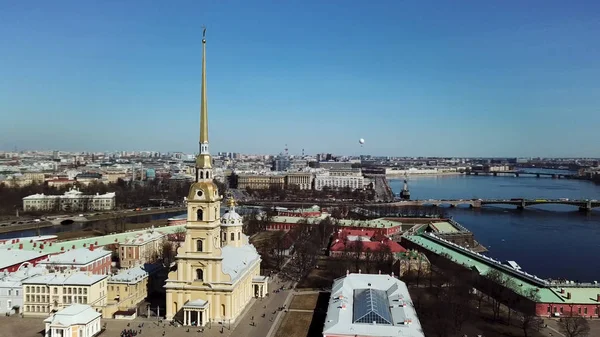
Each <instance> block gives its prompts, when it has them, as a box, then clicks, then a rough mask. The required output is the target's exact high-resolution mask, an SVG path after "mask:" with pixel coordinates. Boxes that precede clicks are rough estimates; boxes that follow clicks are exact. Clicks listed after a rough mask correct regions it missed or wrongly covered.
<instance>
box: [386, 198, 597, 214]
mask: <svg viewBox="0 0 600 337" xmlns="http://www.w3.org/2000/svg"><path fill="white" fill-rule="evenodd" d="M380 205H381V204H380ZM387 205H388V206H399V207H401V206H450V207H456V206H462V205H466V206H469V207H473V208H479V207H482V206H486V205H513V206H516V207H517V209H524V208H525V207H528V206H534V205H571V206H575V207H578V208H579V210H580V211H586V212H587V211H591V210H592V208H596V207H600V201H599V200H568V199H475V200H472V199H471V200H469V199H466V200H410V201H398V202H393V203H389V204H387Z"/></svg>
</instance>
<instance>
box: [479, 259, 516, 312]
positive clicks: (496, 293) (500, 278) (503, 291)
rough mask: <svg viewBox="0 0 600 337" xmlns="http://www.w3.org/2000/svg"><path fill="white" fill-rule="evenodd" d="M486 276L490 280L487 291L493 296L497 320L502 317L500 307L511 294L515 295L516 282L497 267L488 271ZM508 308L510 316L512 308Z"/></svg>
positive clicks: (493, 308) (493, 310)
mask: <svg viewBox="0 0 600 337" xmlns="http://www.w3.org/2000/svg"><path fill="white" fill-rule="evenodd" d="M485 277H486V279H487V281H488V282H487V289H488V291H487V293H488V295H489V296H490V297H491V298H492V312H493V314H494V319H495V320H497V319H499V318H500V308H501V306H502V303H503V302H505V301H506V299H507V298H508V297H509V296H515V294H514V289H516V284H515V282H514V280H513V279H511V278H510V277H508V276H507V275H505V274H503V273H501V272H500V271H498V270H496V269H492V270H490V271H489V272H487V273H486V274H485ZM508 309H509V317H510V310H512V309H511V308H508Z"/></svg>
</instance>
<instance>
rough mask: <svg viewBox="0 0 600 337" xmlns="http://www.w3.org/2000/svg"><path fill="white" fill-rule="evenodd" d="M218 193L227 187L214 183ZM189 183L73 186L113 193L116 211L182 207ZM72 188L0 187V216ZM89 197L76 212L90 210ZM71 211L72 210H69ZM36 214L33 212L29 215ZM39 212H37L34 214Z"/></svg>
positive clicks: (43, 185) (40, 185) (158, 181)
mask: <svg viewBox="0 0 600 337" xmlns="http://www.w3.org/2000/svg"><path fill="white" fill-rule="evenodd" d="M214 182H215V184H216V185H217V187H218V188H219V192H220V193H225V192H226V190H227V187H226V185H225V184H223V183H221V182H219V181H217V180H215V181H214ZM191 184H192V182H189V181H170V180H161V179H155V180H146V181H143V182H140V181H133V182H132V181H125V180H123V179H118V180H117V181H116V182H114V183H100V182H91V183H89V184H80V183H76V184H75V186H74V187H76V188H78V189H79V190H80V191H81V192H83V193H84V194H89V195H95V194H96V193H98V194H105V193H109V192H115V202H116V207H117V208H136V207H148V206H159V205H158V204H157V202H155V200H164V201H166V202H167V203H168V204H182V203H183V198H184V197H186V196H187V194H188V192H189V189H190V185H191ZM72 187H73V186H60V187H56V186H48V184H47V183H34V184H31V185H27V186H7V185H6V184H0V215H12V214H15V211H16V210H17V209H22V206H23V198H24V197H26V196H29V195H32V194H41V193H43V194H45V195H62V194H64V193H65V192H67V191H68V190H69V189H70V188H72ZM92 206H93V204H92V198H91V197H90V198H83V203H82V204H81V205H80V206H79V208H78V209H77V211H84V212H85V211H88V210H91V209H92V208H93V207H92ZM69 211H70V210H69V209H64V210H63V208H62V207H61V205H60V203H56V205H55V206H54V208H53V209H50V210H48V211H44V212H43V213H46V214H47V213H60V212H69ZM73 211H75V210H73ZM33 213H36V212H33ZM37 213H39V212H37Z"/></svg>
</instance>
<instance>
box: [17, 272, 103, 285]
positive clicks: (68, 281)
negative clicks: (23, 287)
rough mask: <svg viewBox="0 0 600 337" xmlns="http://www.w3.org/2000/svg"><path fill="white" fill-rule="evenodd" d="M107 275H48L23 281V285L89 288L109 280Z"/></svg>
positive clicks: (79, 273) (81, 273)
mask: <svg viewBox="0 0 600 337" xmlns="http://www.w3.org/2000/svg"><path fill="white" fill-rule="evenodd" d="M107 277H108V276H107V275H94V274H87V273H84V272H77V273H72V274H66V273H49V274H46V275H40V276H34V277H30V278H28V279H26V280H24V281H23V284H45V285H74V286H89V285H92V284H95V283H97V282H100V281H102V280H104V279H105V278H107Z"/></svg>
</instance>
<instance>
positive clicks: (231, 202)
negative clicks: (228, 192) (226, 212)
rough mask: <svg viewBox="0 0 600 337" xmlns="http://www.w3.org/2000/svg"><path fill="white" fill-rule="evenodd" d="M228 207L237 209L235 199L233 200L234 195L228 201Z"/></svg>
mask: <svg viewBox="0 0 600 337" xmlns="http://www.w3.org/2000/svg"><path fill="white" fill-rule="evenodd" d="M227 206H228V207H229V209H232V208H233V207H235V199H234V198H233V195H232V196H230V197H229V200H227Z"/></svg>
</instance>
